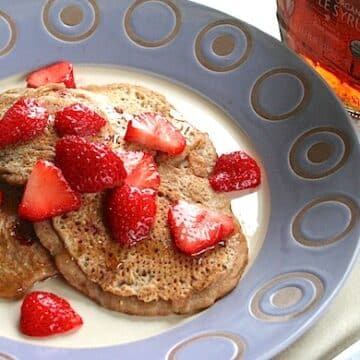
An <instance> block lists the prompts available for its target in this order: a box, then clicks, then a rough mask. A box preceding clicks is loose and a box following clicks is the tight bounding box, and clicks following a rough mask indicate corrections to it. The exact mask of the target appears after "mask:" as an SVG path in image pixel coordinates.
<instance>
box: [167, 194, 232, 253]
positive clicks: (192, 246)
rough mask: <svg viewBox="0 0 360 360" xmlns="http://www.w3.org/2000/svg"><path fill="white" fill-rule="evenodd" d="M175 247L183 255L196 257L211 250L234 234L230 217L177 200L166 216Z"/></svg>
mask: <svg viewBox="0 0 360 360" xmlns="http://www.w3.org/2000/svg"><path fill="white" fill-rule="evenodd" d="M168 217H169V218H168V220H169V225H170V231H171V234H172V237H173V240H174V241H175V244H176V246H177V247H178V248H179V249H180V250H181V251H182V252H184V253H185V254H188V255H198V254H200V253H202V252H204V251H206V250H208V249H212V248H213V247H214V246H215V245H216V244H217V243H219V242H220V241H221V240H225V239H226V238H227V237H228V236H230V235H231V234H232V233H233V232H234V223H233V220H232V218H231V216H228V215H224V214H220V213H217V212H215V211H210V210H207V209H204V208H202V207H200V206H197V205H195V204H189V203H187V202H185V201H183V200H179V201H178V202H177V203H176V204H175V205H173V206H172V207H171V208H170V210H169V214H168Z"/></svg>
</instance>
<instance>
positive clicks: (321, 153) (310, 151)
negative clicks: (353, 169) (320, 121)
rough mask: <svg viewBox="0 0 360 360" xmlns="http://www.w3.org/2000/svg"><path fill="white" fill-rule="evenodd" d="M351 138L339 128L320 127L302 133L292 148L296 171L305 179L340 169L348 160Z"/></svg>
mask: <svg viewBox="0 0 360 360" xmlns="http://www.w3.org/2000/svg"><path fill="white" fill-rule="evenodd" d="M349 154H350V140H349V139H348V137H347V135H346V134H345V133H344V132H343V131H342V130H341V129H337V128H331V127H319V128H314V129H311V130H309V131H307V132H306V133H304V134H303V135H301V136H300V137H299V138H298V139H297V140H296V141H295V143H294V145H293V146H292V148H291V150H290V155H289V161H290V165H291V168H292V169H293V170H294V171H295V173H296V174H297V175H298V176H300V177H303V178H305V179H320V178H324V177H326V176H329V175H331V174H333V173H334V172H336V171H337V170H339V169H340V168H341V167H342V166H343V165H344V164H345V163H346V161H347V160H348V158H349Z"/></svg>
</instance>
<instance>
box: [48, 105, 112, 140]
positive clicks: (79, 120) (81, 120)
mask: <svg viewBox="0 0 360 360" xmlns="http://www.w3.org/2000/svg"><path fill="white" fill-rule="evenodd" d="M105 125H106V120H105V119H104V118H103V117H101V116H100V115H98V114H97V113H96V112H95V111H94V110H91V109H90V108H88V107H87V106H85V105H83V104H72V105H70V106H67V107H65V108H64V109H62V110H60V111H58V112H57V113H56V114H55V122H54V126H55V129H56V131H57V133H58V134H59V135H60V136H64V135H79V136H88V135H95V134H97V133H98V132H99V131H100V130H101V128H102V127H104V126H105Z"/></svg>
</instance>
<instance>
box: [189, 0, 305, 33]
mask: <svg viewBox="0 0 360 360" xmlns="http://www.w3.org/2000/svg"><path fill="white" fill-rule="evenodd" d="M300 1H303V0H300ZM194 2H197V3H199V4H202V5H206V6H209V7H212V8H214V9H217V10H220V11H222V12H225V13H227V14H229V15H232V16H235V17H237V18H239V19H241V20H243V21H246V22H248V23H249V24H251V25H254V26H255V27H257V28H258V29H260V30H262V31H264V32H266V33H268V34H270V35H272V36H274V37H276V38H277V39H280V33H279V28H278V24H277V20H276V0H196V1H194Z"/></svg>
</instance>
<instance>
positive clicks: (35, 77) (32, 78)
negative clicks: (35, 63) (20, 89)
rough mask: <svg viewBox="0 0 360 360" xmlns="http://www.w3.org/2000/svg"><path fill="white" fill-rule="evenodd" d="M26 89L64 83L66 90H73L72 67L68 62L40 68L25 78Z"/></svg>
mask: <svg viewBox="0 0 360 360" xmlns="http://www.w3.org/2000/svg"><path fill="white" fill-rule="evenodd" d="M26 82H27V87H30V88H37V87H39V86H43V85H46V84H51V83H64V84H65V86H66V87H67V88H75V87H76V85H75V80H74V69H73V65H72V64H71V63H69V62H68V61H60V62H57V63H55V64H51V65H49V66H45V67H42V68H41V69H38V70H36V71H34V72H32V73H31V74H29V75H28V76H27V78H26Z"/></svg>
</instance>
